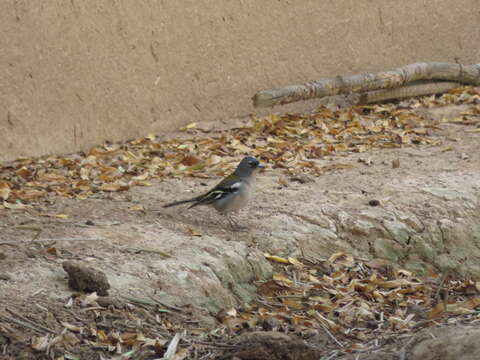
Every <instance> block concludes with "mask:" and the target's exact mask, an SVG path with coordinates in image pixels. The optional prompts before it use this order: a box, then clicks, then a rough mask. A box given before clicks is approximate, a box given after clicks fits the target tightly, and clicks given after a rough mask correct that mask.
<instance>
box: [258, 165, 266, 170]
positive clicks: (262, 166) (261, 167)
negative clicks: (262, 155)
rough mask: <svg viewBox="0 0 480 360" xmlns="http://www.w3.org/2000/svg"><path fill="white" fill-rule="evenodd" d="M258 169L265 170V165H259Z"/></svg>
mask: <svg viewBox="0 0 480 360" xmlns="http://www.w3.org/2000/svg"><path fill="white" fill-rule="evenodd" d="M257 168H259V169H265V165H258V166H257Z"/></svg>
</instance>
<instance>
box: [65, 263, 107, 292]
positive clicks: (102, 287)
mask: <svg viewBox="0 0 480 360" xmlns="http://www.w3.org/2000/svg"><path fill="white" fill-rule="evenodd" d="M62 266H63V269H64V270H65V271H66V272H67V274H68V285H69V286H70V288H72V289H73V290H78V291H84V292H96V293H97V294H98V295H100V296H107V295H108V289H110V284H109V283H108V279H107V276H106V275H105V274H104V273H103V272H102V271H100V270H97V269H94V268H92V267H90V266H87V265H83V264H80V263H75V262H72V261H65V262H64V263H63V264H62Z"/></svg>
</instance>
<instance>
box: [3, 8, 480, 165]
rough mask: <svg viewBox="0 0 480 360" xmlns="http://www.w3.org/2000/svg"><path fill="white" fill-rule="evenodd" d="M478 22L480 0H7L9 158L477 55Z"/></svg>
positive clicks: (241, 111)
mask: <svg viewBox="0 0 480 360" xmlns="http://www.w3.org/2000/svg"><path fill="white" fill-rule="evenodd" d="M479 24H480V2H479V1H478V0H457V1H445V0H444V1H442V0H440V1H420V0H402V1H398V0H360V1H359V0H336V1H315V0H301V1H292V0H262V1H256V0H228V1H212V0H195V1H194V0H175V1H166V0H164V1H162V0H144V1H136V0H123V1H107V0H82V1H80V0H70V1H66V0H51V1H28V0H3V1H0V30H1V31H0V70H1V71H0V74H1V81H0V133H1V138H0V161H1V160H9V159H14V158H18V157H23V156H32V155H34V156H36V155H43V154H48V153H67V152H72V151H75V150H78V149H87V148H88V147H90V146H92V145H95V144H98V143H101V142H102V141H104V140H107V139H108V140H111V141H117V140H122V139H128V138H134V137H136V136H141V135H145V134H148V133H151V132H156V133H162V132H166V131H169V130H172V129H175V128H177V127H179V126H181V125H184V124H186V123H190V122H193V121H200V120H213V121H217V120H222V119H226V120H228V119H231V118H235V117H244V116H248V114H250V113H252V112H255V113H257V114H259V113H266V112H268V111H271V110H268V109H267V110H261V111H259V110H255V109H254V108H253V107H252V104H251V100H250V97H251V96H252V95H253V94H254V93H255V92H256V91H257V90H260V89H265V88H271V87H277V86H284V85H289V84H293V83H300V82H304V81H308V80H314V79H319V78H322V77H327V76H328V77H330V76H335V75H337V74H351V73H358V72H366V71H378V70H384V69H390V68H392V67H397V66H401V65H405V64H407V63H411V62H416V61H451V62H453V61H455V60H454V59H455V58H458V61H459V62H461V63H465V64H470V63H478V62H480V60H479V59H480V47H479V46H478V45H479V44H480V26H479ZM313 104H314V103H313V102H308V103H303V104H295V105H290V106H286V107H284V108H282V109H281V110H282V111H284V110H285V111H287V110H289V111H301V110H306V109H308V108H310V107H312V105H313Z"/></svg>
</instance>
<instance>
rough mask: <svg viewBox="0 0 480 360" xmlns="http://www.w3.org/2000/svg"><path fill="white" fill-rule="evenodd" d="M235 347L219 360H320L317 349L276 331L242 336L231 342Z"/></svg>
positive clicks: (255, 332)
mask: <svg viewBox="0 0 480 360" xmlns="http://www.w3.org/2000/svg"><path fill="white" fill-rule="evenodd" d="M232 343H233V345H234V346H235V347H234V348H233V349H232V350H231V351H228V352H227V353H226V354H224V355H223V356H222V357H221V359H232V358H238V359H242V360H247V359H248V360H265V359H271V360H280V359H281V360H294V359H295V360H310V359H320V358H321V353H320V351H318V350H317V349H314V348H313V347H311V346H309V345H307V344H305V343H304V342H303V341H302V340H300V339H298V338H297V337H294V336H289V335H286V334H284V333H281V332H277V331H254V332H250V333H246V334H242V335H240V336H238V337H236V338H234V339H233V341H232Z"/></svg>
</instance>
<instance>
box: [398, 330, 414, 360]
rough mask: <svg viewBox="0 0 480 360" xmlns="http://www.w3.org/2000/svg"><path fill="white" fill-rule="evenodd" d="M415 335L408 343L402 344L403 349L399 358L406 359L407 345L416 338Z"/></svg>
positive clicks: (400, 359)
mask: <svg viewBox="0 0 480 360" xmlns="http://www.w3.org/2000/svg"><path fill="white" fill-rule="evenodd" d="M415 337H416V336H415V335H413V336H412V337H411V338H410V340H408V341H407V343H406V344H405V345H404V346H402V348H401V350H400V354H399V356H398V357H399V360H405V359H406V356H407V347H408V346H409V345H410V344H411V343H412V341H413V339H415Z"/></svg>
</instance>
